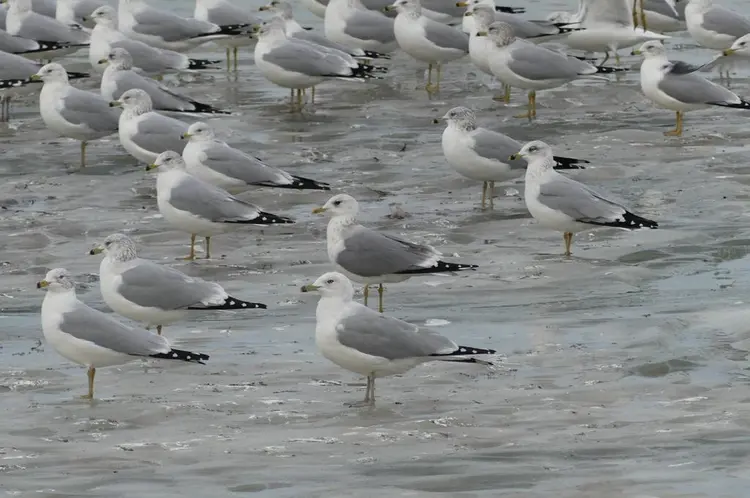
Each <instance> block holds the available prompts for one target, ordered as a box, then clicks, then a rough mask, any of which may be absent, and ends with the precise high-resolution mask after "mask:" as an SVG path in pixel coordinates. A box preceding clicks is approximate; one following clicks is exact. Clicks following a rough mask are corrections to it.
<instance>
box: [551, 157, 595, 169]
mask: <svg viewBox="0 0 750 498" xmlns="http://www.w3.org/2000/svg"><path fill="white" fill-rule="evenodd" d="M554 159H555V163H556V164H555V169H586V167H585V166H582V164H589V161H587V160H585V159H574V158H572V157H562V156H555V157H554Z"/></svg>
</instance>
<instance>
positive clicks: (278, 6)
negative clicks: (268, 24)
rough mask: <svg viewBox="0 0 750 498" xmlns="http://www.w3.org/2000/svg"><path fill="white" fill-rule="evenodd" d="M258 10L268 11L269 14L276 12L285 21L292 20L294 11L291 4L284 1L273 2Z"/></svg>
mask: <svg viewBox="0 0 750 498" xmlns="http://www.w3.org/2000/svg"><path fill="white" fill-rule="evenodd" d="M258 10H261V11H263V10H270V11H271V12H277V13H278V14H279V16H280V17H281V18H283V19H285V20H288V19H294V10H293V9H292V4H290V3H289V2H285V1H284V0H273V1H272V2H271V3H269V4H268V5H264V6H263V7H261V8H260V9H258Z"/></svg>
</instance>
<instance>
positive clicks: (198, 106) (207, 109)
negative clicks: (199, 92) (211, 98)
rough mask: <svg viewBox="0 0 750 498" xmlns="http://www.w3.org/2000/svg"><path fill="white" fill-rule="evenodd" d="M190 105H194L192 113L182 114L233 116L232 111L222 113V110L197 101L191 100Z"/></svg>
mask: <svg viewBox="0 0 750 498" xmlns="http://www.w3.org/2000/svg"><path fill="white" fill-rule="evenodd" d="M190 103H191V104H193V106H194V107H195V109H193V110H191V111H189V110H186V111H182V112H197V113H203V114H232V113H231V112H230V111H222V110H221V109H217V108H215V107H212V106H210V105H208V104H203V103H201V102H196V101H195V100H191V101H190Z"/></svg>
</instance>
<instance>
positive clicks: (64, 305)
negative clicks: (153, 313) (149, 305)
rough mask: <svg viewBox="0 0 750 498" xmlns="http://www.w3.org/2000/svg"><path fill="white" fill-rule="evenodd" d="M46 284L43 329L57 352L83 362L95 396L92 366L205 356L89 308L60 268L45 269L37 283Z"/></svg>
mask: <svg viewBox="0 0 750 498" xmlns="http://www.w3.org/2000/svg"><path fill="white" fill-rule="evenodd" d="M36 286H37V288H38V289H47V295H46V296H44V302H42V332H43V333H44V338H45V340H46V341H47V343H48V344H49V345H50V346H52V348H53V349H54V350H55V351H57V352H58V353H60V356H63V357H64V358H66V359H68V360H70V361H72V362H75V363H78V364H79V365H82V366H84V367H88V377H89V390H88V393H87V394H85V395H84V396H82V397H83V398H86V399H93V397H94V376H95V375H96V369H97V368H103V367H110V366H114V365H122V364H124V363H128V362H131V361H134V360H137V359H139V358H159V359H164V360H181V361H188V362H193V363H201V364H202V363H203V362H205V361H207V360H208V355H206V354H201V353H192V352H190V351H184V350H181V349H174V348H173V347H172V346H170V344H169V341H167V339H166V338H164V337H161V336H159V335H156V334H154V333H152V332H149V331H147V330H143V329H133V328H130V327H128V326H126V325H123V324H122V323H120V322H118V321H117V320H115V319H113V318H112V317H110V316H109V315H106V314H104V313H102V312H101V311H97V310H95V309H93V308H89V307H88V306H86V305H85V304H83V303H82V302H81V301H79V300H78V298H77V297H76V289H75V283H74V282H73V279H72V278H71V276H70V273H68V271H67V270H65V269H63V268H55V269H54V270H50V271H49V272H48V273H47V275H46V276H45V277H44V280H42V281H40V282H39V283H37V284H36Z"/></svg>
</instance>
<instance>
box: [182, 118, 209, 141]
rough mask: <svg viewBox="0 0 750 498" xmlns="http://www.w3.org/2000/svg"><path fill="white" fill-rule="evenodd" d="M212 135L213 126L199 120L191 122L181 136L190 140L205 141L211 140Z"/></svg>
mask: <svg viewBox="0 0 750 498" xmlns="http://www.w3.org/2000/svg"><path fill="white" fill-rule="evenodd" d="M214 136H215V135H214V130H213V128H211V127H210V126H208V125H207V124H206V123H203V122H201V121H198V122H197V123H193V124H191V125H190V127H189V128H188V129H187V131H186V132H185V133H183V134H182V138H184V139H189V140H190V141H191V142H205V141H209V140H213V139H214Z"/></svg>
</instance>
